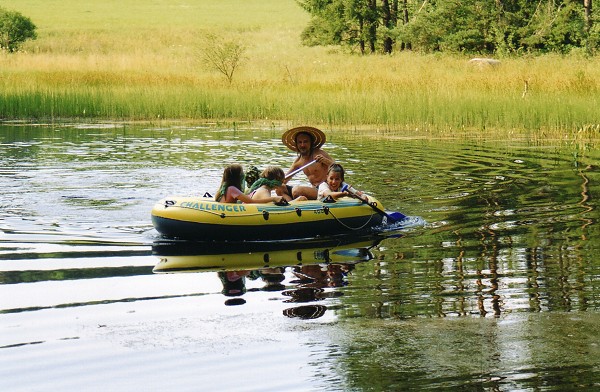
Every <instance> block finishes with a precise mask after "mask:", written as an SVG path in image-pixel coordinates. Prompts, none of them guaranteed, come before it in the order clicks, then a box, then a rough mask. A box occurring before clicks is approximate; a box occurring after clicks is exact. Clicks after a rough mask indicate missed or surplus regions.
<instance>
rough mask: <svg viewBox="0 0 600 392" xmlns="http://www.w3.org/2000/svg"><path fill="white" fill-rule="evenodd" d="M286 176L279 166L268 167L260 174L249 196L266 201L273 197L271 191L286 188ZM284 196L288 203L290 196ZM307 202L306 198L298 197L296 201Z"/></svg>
mask: <svg viewBox="0 0 600 392" xmlns="http://www.w3.org/2000/svg"><path fill="white" fill-rule="evenodd" d="M284 177H285V175H284V174H283V170H281V168H280V167H277V166H267V168H266V169H265V170H263V172H262V173H261V174H260V177H259V178H258V180H256V181H255V182H254V183H253V184H252V186H251V187H250V191H249V192H248V195H249V196H250V197H251V198H253V199H266V198H269V197H271V191H273V190H279V191H282V189H281V188H285V185H283V181H284ZM286 196H287V195H283V196H282V197H283V198H284V199H286V200H287V201H289V200H288V198H289V196H287V197H286ZM302 200H306V197H305V196H298V197H297V198H296V199H294V201H302Z"/></svg>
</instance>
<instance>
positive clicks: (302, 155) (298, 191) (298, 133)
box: [281, 126, 334, 200]
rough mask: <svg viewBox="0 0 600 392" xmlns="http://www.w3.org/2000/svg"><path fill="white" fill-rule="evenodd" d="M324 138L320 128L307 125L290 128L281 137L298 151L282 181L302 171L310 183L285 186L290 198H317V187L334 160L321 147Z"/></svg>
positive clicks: (289, 146) (290, 147) (287, 144)
mask: <svg viewBox="0 0 600 392" xmlns="http://www.w3.org/2000/svg"><path fill="white" fill-rule="evenodd" d="M325 140H326V137H325V134H324V133H323V132H322V131H321V130H319V129H317V128H313V127H307V126H302V127H296V128H292V129H290V130H288V131H286V132H285V133H284V134H283V136H282V137H281V141H282V142H283V144H284V145H285V146H286V147H287V148H289V149H290V150H292V151H295V152H297V153H298V157H297V158H296V160H294V163H293V164H292V166H291V167H290V168H289V170H288V171H287V173H286V176H285V181H284V183H285V182H287V181H288V180H289V179H290V178H292V176H293V175H295V174H296V173H298V172H300V171H302V172H303V173H304V174H305V175H306V177H307V178H308V181H309V182H310V184H311V186H305V185H304V186H303V185H296V186H294V187H293V188H292V187H290V186H287V187H285V189H287V192H288V195H289V196H291V199H295V198H297V197H299V196H305V197H306V198H307V199H312V200H315V199H316V198H317V188H318V187H319V185H320V184H321V183H322V182H324V181H325V180H326V179H327V169H328V168H329V166H330V165H331V164H332V163H333V162H334V160H333V159H332V158H331V157H330V156H329V154H327V153H326V152H325V151H323V150H322V149H321V146H323V144H324V143H325ZM281 196H284V195H281Z"/></svg>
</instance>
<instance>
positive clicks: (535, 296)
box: [0, 124, 600, 391]
mask: <svg viewBox="0 0 600 392" xmlns="http://www.w3.org/2000/svg"><path fill="white" fill-rule="evenodd" d="M281 133H282V129H274V130H269V129H266V130H265V129H244V130H230V129H218V128H214V127H206V128H204V127H190V128H187V127H177V126H166V127H145V126H131V125H86V124H68V125H38V126H29V125H28V126H25V125H19V124H8V125H5V126H0V187H1V189H2V192H1V193H0V389H1V390H11V391H19V390H22V391H34V390H49V389H52V390H102V391H105V390H132V389H139V390H160V389H163V390H165V389H166V390H178V391H183V390H194V391H196V390H231V391H244V390H249V391H251V390H261V391H265V390H272V391H321V390H329V391H349V390H351V391H381V390H417V389H448V390H455V389H457V388H466V389H467V390H493V391H513V390H532V391H538V390H565V389H593V388H600V370H599V369H600V346H599V345H600V338H599V337H598V336H600V280H599V276H600V260H598V256H597V255H598V250H599V247H600V233H599V226H598V202H597V200H598V193H599V191H600V188H599V180H600V172H599V166H598V162H599V158H600V152H599V151H598V150H597V149H596V148H595V146H594V145H591V144H568V143H562V142H550V141H547V142H545V143H528V142H524V141H511V140H493V141H490V140H488V141H477V140H460V141H455V140H423V139H417V138H404V137H401V136H400V135H398V134H394V133H389V134H388V133H386V134H374V135H373V134H372V135H368V136H365V135H360V134H358V133H355V132H354V131H347V132H343V133H344V134H343V135H342V134H341V133H342V132H338V133H336V132H332V131H327V133H328V137H329V140H328V143H327V144H326V148H327V150H328V151H329V152H330V153H331V155H332V156H334V157H335V158H336V159H337V160H339V161H340V162H342V163H343V164H344V166H345V167H346V169H347V171H348V174H347V180H348V182H351V183H352V184H353V185H354V186H355V187H356V188H359V189H363V190H365V191H367V192H369V193H372V194H374V195H375V196H377V197H378V198H379V199H380V200H381V201H382V202H383V203H384V204H385V206H386V208H388V209H389V210H395V211H402V212H403V213H405V214H407V215H410V216H411V217H413V218H412V220H411V221H410V222H411V224H409V225H406V226H405V227H404V228H403V229H402V230H401V231H400V232H398V233H395V234H398V235H395V236H393V237H384V238H378V239H372V240H368V241H362V242H359V243H352V241H344V242H339V243H336V242H330V243H327V244H321V243H315V244H309V245H306V244H303V245H302V247H301V246H300V245H299V244H298V245H295V246H294V247H292V249H279V250H269V249H241V250H239V249H235V250H234V249H230V250H223V251H222V253H223V254H219V255H217V257H216V258H213V259H212V260H208V259H207V256H206V253H207V250H206V249H199V248H197V247H182V246H181V245H173V244H165V243H164V241H162V239H161V238H160V237H159V236H158V234H157V233H156V232H155V231H154V229H153V227H152V225H151V222H150V209H151V208H152V205H153V204H154V202H156V201H157V200H159V199H161V198H162V197H164V196H166V195H170V194H171V195H173V194H185V195H202V194H204V192H206V191H208V192H211V193H214V191H215V190H216V188H217V186H218V184H219V182H220V176H221V172H222V168H223V167H224V166H225V165H227V164H229V163H232V162H240V163H242V164H243V165H244V166H246V167H248V166H250V165H256V166H258V167H259V168H262V167H264V166H265V165H266V164H276V165H280V166H283V167H288V166H289V164H290V163H291V161H292V160H293V154H291V153H290V152H289V151H287V150H286V149H285V148H284V147H283V145H282V144H281V142H280V141H279V137H280V135H281ZM298 180H301V178H298ZM421 218H422V220H421ZM423 223H424V224H423ZM348 242H349V243H348ZM213 253H214V252H213ZM300 256H301V259H302V260H303V265H302V266H298V265H297V264H298V263H299V261H298V260H299V259H298V257H300ZM265 257H268V258H269V260H270V261H271V264H270V265H269V267H270V268H260V267H263V266H264V260H265ZM178 258H179V259H178ZM182 258H183V259H182ZM174 259H177V260H185V262H186V263H188V264H189V270H188V271H187V272H181V273H160V272H159V271H158V270H157V271H154V272H153V269H154V268H155V266H160V265H161V264H162V265H164V264H165V263H166V262H167V261H171V260H174ZM216 261H220V262H222V263H224V264H223V266H228V265H235V268H229V270H228V271H221V270H220V268H212V269H211V268H208V270H206V268H207V267H206V266H207V265H209V264H210V263H213V264H214V262H216ZM236 263H237V264H236ZM157 268H158V267H157ZM203 269H204V270H203ZM200 270H202V272H198V271H200Z"/></svg>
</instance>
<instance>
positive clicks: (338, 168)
mask: <svg viewBox="0 0 600 392" xmlns="http://www.w3.org/2000/svg"><path fill="white" fill-rule="evenodd" d="M343 186H344V168H343V167H342V165H340V164H339V163H333V164H331V166H329V169H328V170H327V178H326V180H325V182H323V183H321V185H319V189H318V190H317V193H318V196H317V199H323V198H326V197H327V196H331V197H332V198H333V199H338V198H340V197H343V196H356V197H358V198H359V199H361V200H364V199H366V196H363V193H362V192H361V191H357V192H356V193H350V192H348V191H345V190H342V188H343ZM365 201H366V200H365Z"/></svg>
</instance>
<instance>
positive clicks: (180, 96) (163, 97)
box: [0, 0, 600, 137]
mask: <svg viewBox="0 0 600 392" xmlns="http://www.w3.org/2000/svg"><path fill="white" fill-rule="evenodd" d="M135 3H136V2H134V1H132V0H127V1H125V2H121V3H119V7H112V8H110V7H104V6H103V7H102V9H101V11H102V13H99V14H98V17H97V18H96V17H92V20H91V21H90V20H89V19H86V20H80V19H78V18H79V16H78V14H76V13H75V14H73V15H69V14H65V15H60V16H57V15H55V14H54V13H53V12H51V11H49V10H47V11H48V12H47V13H44V12H43V10H38V9H31V10H26V9H24V10H22V12H24V13H25V14H27V15H30V16H31V17H32V18H33V19H34V21H36V23H37V24H38V26H39V27H40V30H41V31H40V38H39V39H38V40H37V41H33V42H30V43H28V45H27V46H26V50H27V51H28V52H27V53H19V54H16V55H13V56H8V55H4V56H1V57H0V65H1V66H0V88H1V90H2V99H1V100H0V115H1V116H2V117H4V118H40V117H41V118H47V117H63V118H84V119H85V118H109V119H127V120H129V119H132V120H135V119H144V120H152V119H158V118H160V119H165V118H171V119H195V120H196V119H200V120H202V119H217V120H251V121H268V122H271V121H281V120H285V121H290V122H292V123H310V124H315V125H317V124H327V125H345V126H365V125H370V126H376V127H378V128H384V129H385V128H391V129H407V130H418V131H419V132H445V133H450V134H452V133H455V132H458V131H462V130H492V129H505V130H514V131H515V132H517V133H519V132H523V131H538V130H543V131H545V132H549V131H550V132H556V133H557V136H561V137H563V136H570V135H571V134H572V133H575V132H577V131H578V130H580V129H587V130H589V129H597V127H598V125H597V124H598V118H597V110H596V108H597V107H600V102H599V100H600V98H598V97H599V96H600V94H598V93H599V91H600V64H599V62H600V59H597V58H596V59H584V58H579V57H577V56H571V57H564V58H563V57H558V56H544V57H538V58H517V59H502V62H501V64H500V65H499V66H496V67H486V68H479V67H472V66H469V64H468V61H467V60H468V58H466V57H452V56H435V55H418V54H414V53H398V54H395V55H393V56H363V57H360V56H357V55H349V54H341V53H339V51H331V50H330V49H325V48H308V47H302V46H300V44H299V34H300V32H301V30H302V28H303V27H304V25H305V23H306V19H307V17H306V15H305V14H304V13H303V12H302V10H301V9H299V7H297V6H296V5H295V4H294V3H293V2H290V3H289V4H286V3H287V2H280V1H276V0H271V1H267V2H261V4H262V6H261V7H267V8H268V9H271V10H277V11H278V12H280V14H281V15H285V16H284V18H285V19H281V18H271V14H270V13H269V12H264V13H258V12H257V13H248V9H253V8H252V7H248V8H246V9H245V11H244V9H241V10H240V9H235V10H229V9H225V8H227V7H226V6H224V5H219V6H216V7H220V8H224V7H225V8H224V9H222V10H216V11H214V14H212V15H211V14H210V13H209V14H208V15H205V14H206V9H202V10H201V8H202V7H200V6H198V7H191V8H189V9H186V10H185V12H178V11H177V9H175V8H173V9H169V10H166V9H161V8H160V7H156V8H151V7H150V8H149V7H146V8H149V9H146V8H144V9H141V8H139V9H138V8H137V7H136V6H135ZM200 3H202V2H200ZM200 3H199V4H200ZM207 4H208V3H207ZM257 4H258V3H257ZM90 7H91V8H90ZM95 7H100V5H90V6H89V7H88V8H90V10H89V12H91V13H94V12H96V11H100V10H97V9H96V8H95ZM231 7H234V6H229V8H231ZM235 7H237V6H235ZM237 8H240V7H237ZM242 8H243V7H242ZM127 10H131V15H130V16H126V15H124V12H125V11H127ZM167 11H169V12H167ZM201 11H202V12H201ZM221 11H223V12H222V13H223V14H224V15H225V14H227V15H229V16H230V17H231V18H232V19H228V18H227V19H226V17H225V16H222V15H221ZM225 11H226V12H225ZM111 13H114V15H112V16H114V18H116V19H115V21H112V19H111ZM236 13H238V14H239V13H244V15H243V17H240V18H237V19H234V18H233V17H234V16H235V15H236ZM100 15H101V16H100ZM278 15H279V13H278ZM159 16H160V20H161V23H160V24H156V23H153V21H156V20H157V19H156V18H157V17H159ZM52 18H58V19H52ZM56 20H58V21H59V22H56ZM232 20H235V22H234V23H236V24H235V25H231V22H232ZM61 21H62V23H63V25H65V26H69V29H66V28H63V27H61V25H60V22H61ZM124 22H128V23H124ZM209 22H210V23H209ZM111 23H119V27H118V28H117V27H116V25H111ZM124 25H125V26H124ZM219 26H223V28H225V27H227V29H230V30H233V31H234V33H231V34H233V37H234V39H239V40H240V42H243V43H245V44H247V46H248V51H247V53H246V59H245V60H244V62H243V63H242V65H241V67H240V68H239V70H238V71H236V72H237V74H236V77H235V79H234V81H233V85H232V86H229V85H228V83H227V81H226V80H225V79H224V78H223V77H222V75H220V74H219V73H218V72H214V71H212V70H210V69H207V68H205V67H203V66H202V64H201V61H200V58H201V56H200V55H199V50H200V49H199V48H200V47H201V37H202V35H203V33H205V32H207V31H210V32H215V33H221V32H222V31H221V30H222V29H221V27H219ZM231 34H230V36H231ZM523 81H526V87H525V88H526V93H525V92H524V87H523V83H524V82H523ZM561 133H567V135H563V134H561ZM591 134H593V133H591Z"/></svg>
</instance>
